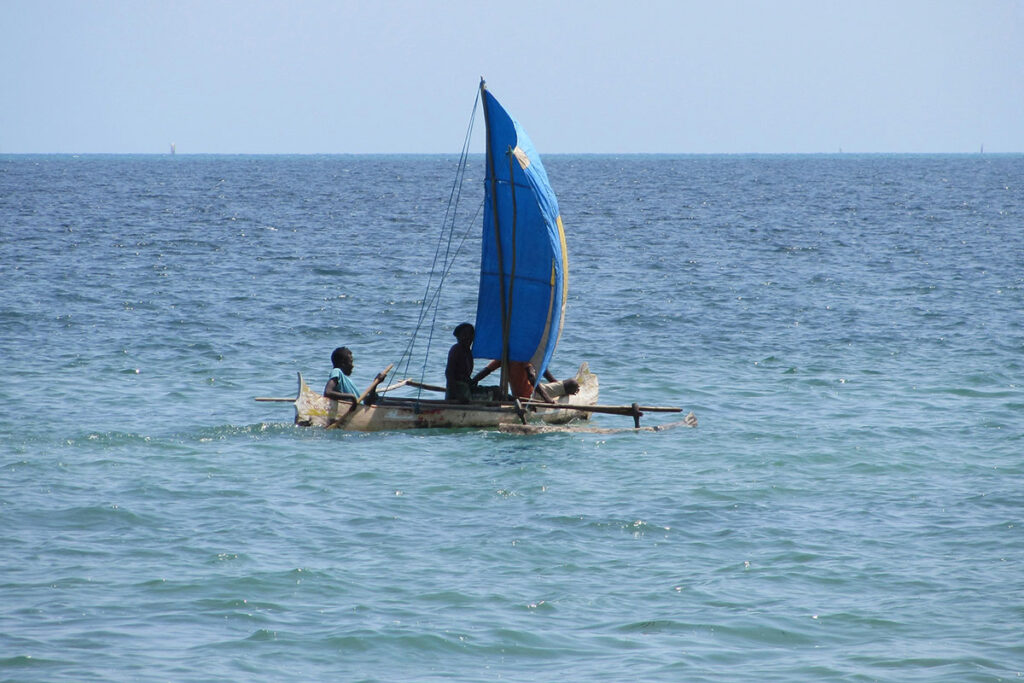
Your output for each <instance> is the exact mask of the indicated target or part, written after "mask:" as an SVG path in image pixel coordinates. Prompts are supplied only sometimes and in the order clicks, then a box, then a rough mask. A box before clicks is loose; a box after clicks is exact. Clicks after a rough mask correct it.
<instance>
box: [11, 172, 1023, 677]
mask: <svg viewBox="0 0 1024 683" xmlns="http://www.w3.org/2000/svg"><path fill="white" fill-rule="evenodd" d="M456 163H457V160H456V159H455V158H452V157H346V156H328V157H258V156H240V157H222V156H211V157H203V156H196V157H193V156H180V155H179V156H176V157H171V156H164V157H158V156H126V157H115V156H82V157H72V156H0V286H2V291H3V297H2V298H0V359H2V362H3V380H2V381H0V680H3V681H54V680H75V681H122V680H123V681H150V680H154V681H155V680H173V681H214V680H217V681H221V680H245V681H279V680H284V679H288V680H301V681H307V680H308V681H323V680H345V681H348V680H353V681H354V680H366V681H399V680H440V679H444V680H463V681H490V680H519V681H535V680H581V681H621V680H665V681H669V680H671V681H733V680H758V681H786V682H793V681H822V680H844V681H1003V680H1020V678H1021V677H1022V675H1024V229H1022V226H1024V156H1019V155H1011V156H1002V155H975V156H853V155H836V156H753V157H747V156H693V157H658V156H634V157H609V156H549V157H546V158H545V164H546V166H547V170H548V173H549V175H550V177H551V179H552V184H553V185H554V187H555V190H556V191H557V192H558V194H559V199H560V204H561V209H562V216H563V219H564V222H565V225H566V231H567V239H568V246H569V254H570V269H571V275H570V299H569V306H568V312H567V323H566V328H565V331H564V333H563V336H562V340H561V344H560V346H559V350H558V352H557V354H556V357H555V361H554V363H553V366H552V369H553V371H554V372H555V374H558V375H561V376H566V375H570V374H572V372H573V371H574V370H575V367H576V365H577V364H578V363H580V362H581V361H584V360H585V361H588V362H589V363H590V366H591V368H592V370H593V371H594V372H595V373H597V374H598V375H599V377H600V379H601V387H602V396H601V401H602V403H631V402H633V401H639V402H641V403H645V404H654V405H674V406H679V407H682V408H684V409H685V410H687V411H689V410H693V411H694V412H695V414H696V415H697V418H698V420H699V422H700V424H699V426H698V427H697V428H696V429H685V428H679V429H673V430H668V431H663V432H654V433H651V432H645V433H632V432H629V431H625V432H616V433H611V434H593V433H582V434H581V433H559V434H545V435H539V436H526V437H524V436H514V435H504V434H497V433H488V432H480V431H438V432H407V433H403V432H396V433H380V434H350V433H341V432H336V431H332V432H328V431H324V430H313V429H303V428H298V427H294V426H292V424H291V421H292V418H293V414H292V408H291V406H290V405H288V404H286V403H257V402H255V401H253V398H254V397H255V396H283V397H286V396H293V395H294V392H295V387H296V373H297V372H302V373H303V375H304V376H305V377H306V378H307V379H308V380H309V382H310V384H311V385H313V386H318V385H320V384H322V383H323V382H325V381H326V379H327V374H328V372H329V370H330V362H329V356H330V352H331V350H332V349H333V348H334V347H335V346H338V345H342V344H344V345H347V346H350V347H351V348H352V349H353V351H354V353H355V359H356V368H355V371H354V373H353V379H354V381H355V383H356V384H357V386H360V387H362V386H366V385H367V384H369V382H370V381H371V380H372V378H373V377H374V375H375V374H376V373H377V372H378V371H380V370H381V369H383V368H384V367H385V366H386V365H387V364H389V363H392V362H400V363H401V364H400V366H399V367H400V371H401V372H402V373H403V374H402V375H401V376H416V377H423V378H425V379H426V380H427V381H430V382H435V383H438V382H441V381H442V380H443V367H444V356H445V353H446V350H447V348H448V346H449V345H450V343H451V342H452V341H453V340H452V338H451V333H450V330H451V329H452V328H453V327H454V325H455V324H457V323H459V322H462V321H463V320H472V319H473V307H474V302H475V289H476V275H475V262H476V258H477V254H476V252H475V250H476V249H478V245H479V241H478V239H477V237H476V235H477V233H478V232H479V227H477V225H476V223H475V219H474V216H475V215H476V211H477V209H478V207H479V202H480V195H481V194H482V192H481V178H480V175H481V174H482V168H481V166H482V163H481V161H480V159H475V160H472V163H471V172H470V178H469V180H468V181H467V184H466V187H465V188H464V189H463V194H462V200H461V202H460V205H459V213H458V214H457V218H458V220H457V225H458V226H459V227H458V228H457V231H456V233H455V238H454V239H453V241H452V247H451V251H452V252H453V253H454V252H455V251H457V252H458V258H457V259H456V260H455V264H454V265H453V267H452V269H451V272H450V274H449V276H448V277H447V279H446V281H445V286H444V288H443V290H442V294H441V300H440V305H439V307H438V309H437V312H436V314H433V313H432V314H431V315H430V316H428V318H427V320H426V324H425V325H424V326H422V327H421V328H419V331H418V332H417V334H416V336H415V343H413V341H414V338H413V332H414V330H415V329H416V324H417V321H418V320H419V318H420V315H421V313H420V312H421V302H422V301H423V299H424V297H425V296H428V294H427V282H428V279H429V276H430V271H431V269H432V267H434V264H435V253H436V252H437V250H438V235H439V232H440V229H441V225H442V222H443V217H444V214H445V208H446V207H447V206H448V201H449V197H450V196H451V193H452V178H453V176H454V172H455V168H456ZM463 226H464V227H463ZM441 249H442V251H443V250H445V249H448V244H447V242H446V243H444V244H442V246H441ZM407 348H413V349H414V353H413V354H412V356H413V357H411V358H410V359H409V360H408V361H403V360H402V359H403V353H404V351H405V350H406V349H407ZM669 419H672V418H671V416H668V417H666V416H653V415H652V416H648V417H646V418H645V420H644V421H645V424H655V423H658V422H659V421H663V420H669ZM595 423H596V424H598V425H600V426H603V427H628V426H629V425H630V424H631V420H629V418H621V417H615V416H600V417H598V418H595Z"/></svg>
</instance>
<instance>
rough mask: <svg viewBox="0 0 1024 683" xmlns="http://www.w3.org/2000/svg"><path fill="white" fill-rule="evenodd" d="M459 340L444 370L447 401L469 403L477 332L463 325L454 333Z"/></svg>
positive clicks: (453, 346) (449, 354) (449, 353)
mask: <svg viewBox="0 0 1024 683" xmlns="http://www.w3.org/2000/svg"><path fill="white" fill-rule="evenodd" d="M452 334H454V335H455V338H456V339H457V340H458V341H457V342H456V343H455V344H452V347H451V348H450V349H449V350H448V364H447V365H446V366H445V368H444V379H445V392H444V398H445V400H447V401H455V402H458V403H469V401H470V400H471V399H472V397H473V396H472V386H473V385H474V384H475V383H474V382H473V379H472V374H473V339H474V338H475V337H476V330H475V329H474V328H473V326H472V325H470V324H469V323H462V324H461V325H459V326H458V327H456V328H455V331H454V332H452Z"/></svg>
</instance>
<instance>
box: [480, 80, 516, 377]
mask: <svg viewBox="0 0 1024 683" xmlns="http://www.w3.org/2000/svg"><path fill="white" fill-rule="evenodd" d="M480 99H481V100H482V102H483V105H484V128H485V129H486V130H487V171H488V173H489V174H490V176H491V213H492V214H493V216H494V247H495V249H497V256H498V287H499V288H500V290H501V392H502V394H504V393H505V392H506V391H507V390H508V335H509V305H508V301H506V297H505V260H504V255H503V254H502V249H501V223H500V221H499V220H498V176H497V174H496V173H495V166H494V155H493V154H492V153H491V118H490V111H489V108H488V106H487V82H486V81H484V79H483V78H481V79H480Z"/></svg>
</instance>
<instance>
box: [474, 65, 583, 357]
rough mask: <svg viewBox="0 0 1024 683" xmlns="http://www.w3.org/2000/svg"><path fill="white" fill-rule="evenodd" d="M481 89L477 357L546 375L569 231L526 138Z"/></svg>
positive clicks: (558, 323)
mask: <svg viewBox="0 0 1024 683" xmlns="http://www.w3.org/2000/svg"><path fill="white" fill-rule="evenodd" d="M480 89H481V94H482V97H483V104H484V116H485V119H486V123H487V172H486V180H485V188H486V190H485V202H484V205H485V206H484V221H483V247H482V249H481V255H480V293H479V297H478V299H477V311H476V341H475V343H474V344H473V355H474V356H476V357H478V358H495V359H502V358H505V359H506V360H509V361H529V362H531V363H533V365H534V367H535V368H536V369H537V374H538V376H542V375H543V373H544V370H545V369H546V368H547V366H548V362H549V361H550V360H551V356H552V355H553V354H554V352H555V346H556V345H557V344H558V337H559V335H560V334H561V332H562V322H563V318H564V314H565V302H566V297H567V295H568V278H569V262H568V255H567V253H566V248H565V231H564V229H563V227H562V218H561V216H560V215H559V212H558V200H557V199H556V198H555V193H554V192H553V191H552V189H551V185H550V184H549V183H548V176H547V173H546V172H545V171H544V165H543V164H541V161H540V156H539V155H538V154H537V150H535V149H534V147H533V143H531V142H530V138H529V137H528V136H527V135H526V131H525V130H523V128H522V126H520V125H519V123H518V122H517V121H516V120H515V119H513V118H512V117H511V116H509V114H508V112H506V111H505V110H504V108H502V106H501V105H500V104H499V103H498V101H497V100H496V99H495V98H494V96H493V95H491V94H490V92H489V91H488V90H487V87H486V85H484V83H483V82H481V83H480ZM506 349H507V352H506Z"/></svg>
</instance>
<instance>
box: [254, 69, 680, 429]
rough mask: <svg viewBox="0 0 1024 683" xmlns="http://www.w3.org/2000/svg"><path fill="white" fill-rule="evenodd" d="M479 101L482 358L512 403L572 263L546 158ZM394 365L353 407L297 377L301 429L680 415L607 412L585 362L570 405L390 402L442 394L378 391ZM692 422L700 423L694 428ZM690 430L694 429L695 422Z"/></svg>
mask: <svg viewBox="0 0 1024 683" xmlns="http://www.w3.org/2000/svg"><path fill="white" fill-rule="evenodd" d="M480 101H481V103H482V106H483V110H484V121H485V125H486V129H487V133H486V138H487V156H486V178H485V183H484V188H485V189H484V194H485V196H484V212H483V214H484V216H483V234H482V247H481V255H480V288H479V294H478V298H477V312H476V340H475V342H474V344H473V354H474V356H476V357H478V358H495V359H500V360H501V379H500V394H501V395H507V391H508V386H509V377H508V367H509V363H510V362H514V361H523V362H529V363H531V364H532V365H533V366H534V368H536V371H537V376H538V377H543V375H544V371H545V370H546V369H547V367H548V363H549V362H550V361H551V357H552V355H553V354H554V352H555V346H556V345H557V343H558V338H559V336H560V334H561V331H562V325H563V321H564V314H565V304H566V299H567V296H568V277H569V262H568V255H567V253H566V245H565V231H564V228H563V226H562V218H561V215H560V214H559V210H558V200H557V199H556V198H555V193H554V192H553V191H552V189H551V185H550V184H549V182H548V176H547V173H546V172H545V170H544V166H543V164H542V163H541V160H540V156H539V155H538V154H537V151H536V149H534V147H533V144H532V143H531V142H530V138H529V137H528V136H527V135H526V131H524V130H523V128H522V127H521V126H520V125H519V123H518V122H517V121H516V120H515V119H513V118H512V117H511V116H509V114H508V113H507V112H506V111H505V109H504V108H502V106H501V105H500V104H499V103H498V101H497V100H496V99H495V98H494V96H493V95H492V94H491V93H490V92H489V91H488V90H487V86H486V84H485V83H484V81H483V80H481V81H480ZM392 367H393V366H389V367H388V368H387V369H386V370H385V371H384V372H382V373H380V374H379V375H377V378H376V379H375V380H374V382H373V384H371V385H370V387H369V388H367V390H366V391H365V392H364V393H363V395H362V396H360V397H359V400H358V401H357V402H356V403H355V404H352V403H346V402H344V401H340V402H339V401H334V400H331V399H328V398H325V397H324V396H323V395H321V394H320V393H319V392H316V391H313V390H311V389H310V388H309V386H308V385H307V384H306V383H305V382H304V381H303V379H302V376H301V374H300V375H299V394H298V397H297V398H295V399H266V398H264V399H259V398H258V399H257V400H263V401H289V402H294V404H295V424H297V425H302V426H320V427H327V428H338V429H345V430H354V431H380V430H392V429H413V428H423V427H426V428H429V427H446V428H453V427H455V428H457V427H470V428H478V429H479V428H483V429H494V428H501V427H502V426H507V425H518V426H520V427H527V428H528V427H529V426H530V425H537V426H543V425H553V424H555V425H557V424H566V423H569V422H573V421H578V420H587V419H588V418H589V417H590V415H591V414H592V413H595V412H597V413H612V414H619V415H630V416H632V417H633V419H634V426H635V427H639V420H640V416H641V415H642V414H643V413H644V412H645V411H648V412H650V411H661V412H680V410H679V409H678V408H662V407H654V408H651V407H640V406H638V405H637V404H635V403H634V404H632V405H631V406H600V405H597V399H598V380H597V376H596V375H594V374H593V373H592V372H590V370H589V368H588V367H587V364H586V363H583V364H582V365H581V366H580V369H579V372H578V373H577V374H576V378H575V379H576V381H577V382H578V383H579V386H580V391H579V392H578V393H576V394H573V395H570V396H566V395H565V391H564V386H563V384H562V383H553V384H548V385H544V386H545V389H546V391H547V393H548V395H549V396H550V397H551V400H552V402H551V403H547V402H543V401H538V400H534V399H535V398H536V395H535V397H534V398H531V399H529V400H525V401H520V400H518V399H512V400H507V401H496V402H486V403H485V402H479V403H478V402H472V403H467V404H458V403H453V402H450V401H444V400H436V399H433V400H432V399H424V398H421V397H420V395H417V396H415V397H410V398H398V397H392V396H390V395H386V394H388V392H390V391H392V390H394V389H397V388H399V387H401V386H412V387H415V388H418V389H420V390H421V391H422V389H424V388H426V389H428V390H429V389H440V390H442V391H443V388H440V387H431V386H430V385H425V384H422V383H419V382H414V381H412V380H408V379H406V380H401V381H399V382H396V383H394V384H392V385H391V386H389V387H386V388H382V389H380V390H379V391H378V389H377V387H378V386H379V385H380V384H381V383H382V382H383V381H384V379H385V378H386V377H387V375H388V374H389V373H390V371H391V369H392ZM691 421H692V424H691ZM684 423H685V424H687V425H689V426H693V425H694V424H696V420H695V419H693V418H692V414H691V415H690V416H687V420H684Z"/></svg>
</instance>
